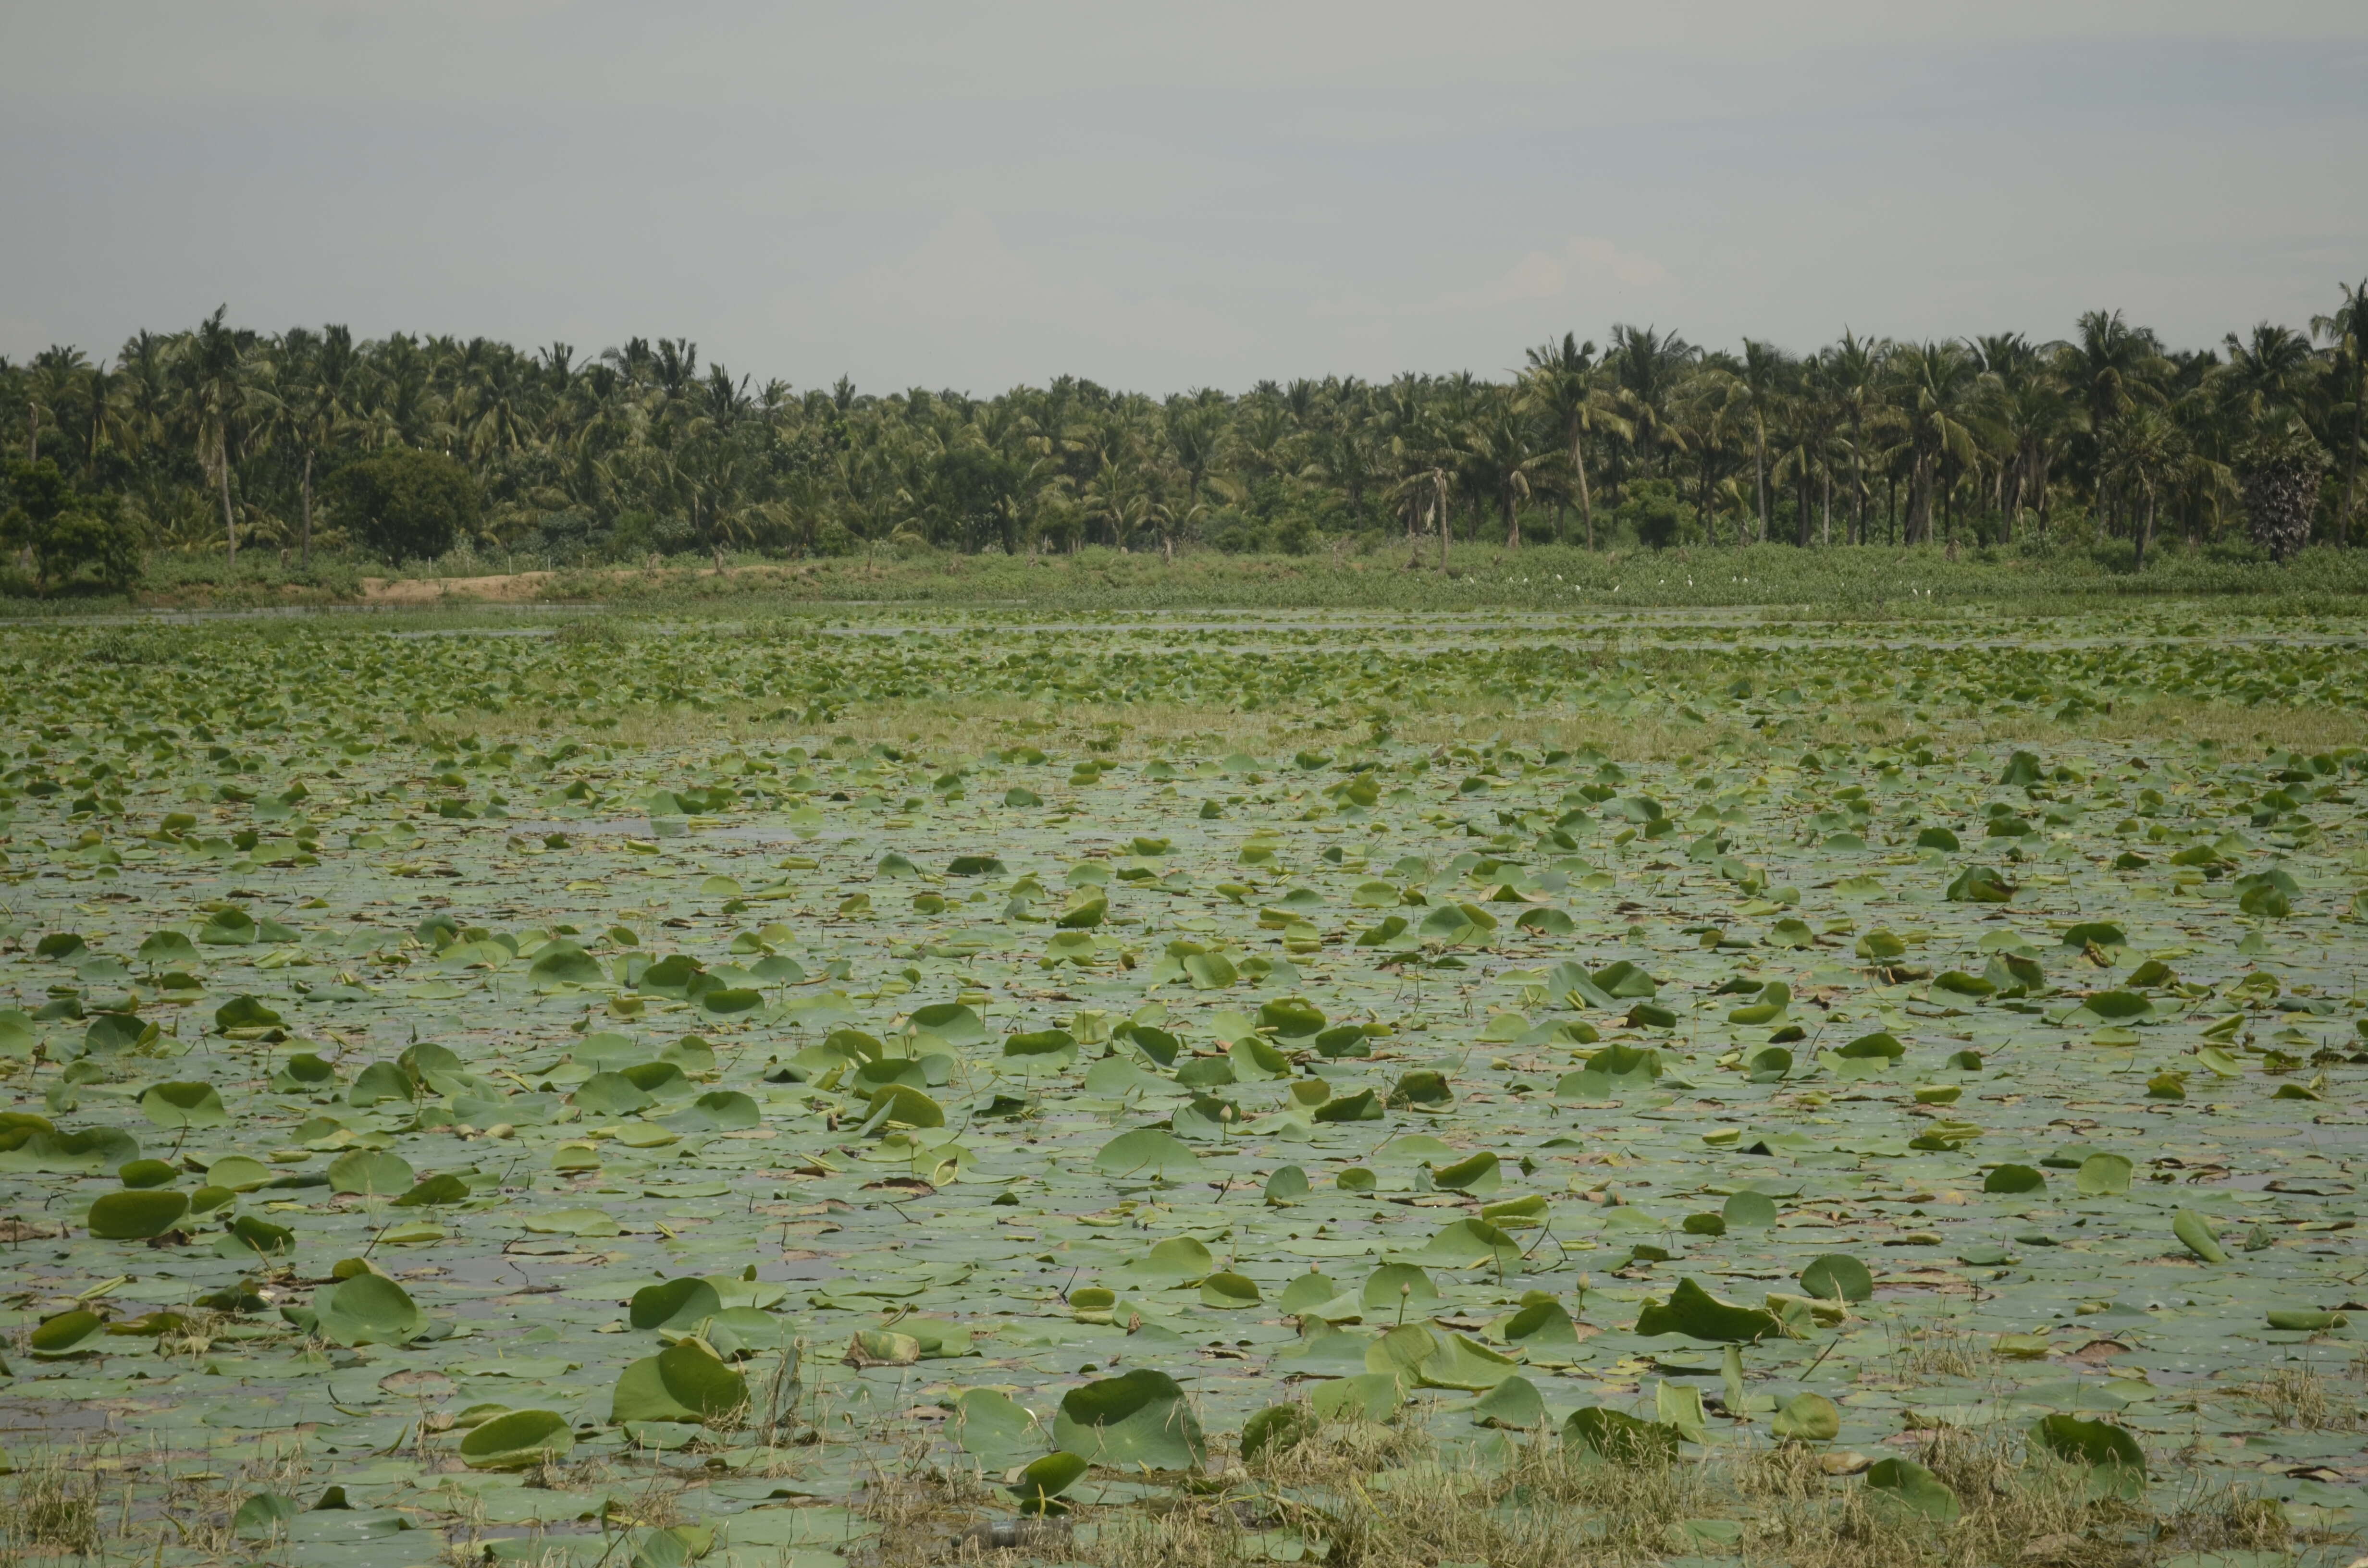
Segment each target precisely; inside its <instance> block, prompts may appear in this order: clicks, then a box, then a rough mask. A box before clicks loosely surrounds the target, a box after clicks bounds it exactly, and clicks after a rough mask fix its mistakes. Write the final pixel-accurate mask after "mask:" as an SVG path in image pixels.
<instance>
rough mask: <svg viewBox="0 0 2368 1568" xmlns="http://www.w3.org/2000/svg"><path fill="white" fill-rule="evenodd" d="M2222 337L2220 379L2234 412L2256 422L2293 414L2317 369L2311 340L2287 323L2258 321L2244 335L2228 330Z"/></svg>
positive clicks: (2249, 421) (2251, 421) (2253, 423)
mask: <svg viewBox="0 0 2368 1568" xmlns="http://www.w3.org/2000/svg"><path fill="white" fill-rule="evenodd" d="M2221 341H2222V343H2223V344H2225V345H2226V347H2227V350H2228V363H2227V365H2226V367H2225V368H2223V369H2221V371H2220V373H2219V380H2220V383H2221V385H2222V386H2223V387H2224V388H2225V389H2226V391H2227V392H2228V394H2229V400H2230V402H2231V403H2232V404H2233V405H2234V407H2235V410H2236V412H2237V415H2238V417H2239V418H2241V419H2242V420H2244V421H2245V422H2246V423H2248V424H2252V425H2259V424H2262V423H2265V422H2268V421H2272V420H2276V419H2279V418H2282V417H2287V416H2290V415H2292V414H2293V413H2294V411H2295V409H2296V408H2297V407H2298V406H2299V405H2300V403H2302V400H2303V398H2304V397H2305V395H2306V394H2307V392H2308V391H2309V387H2310V383H2311V381H2313V380H2314V379H2316V378H2315V373H2316V371H2317V368H2318V367H2317V356H2316V355H2314V354H2313V353H2312V352H2311V347H2310V340H2309V339H2308V338H2306V337H2305V336H2303V335H2302V334H2300V333H2298V332H2296V331H2294V329H2293V328H2291V327H2283V326H2277V325H2274V324H2271V323H2269V322H2260V323H2258V324H2256V325H2255V326H2254V328H2253V331H2252V334H2251V335H2250V336H2249V337H2248V338H2239V337H2238V336H2237V335H2236V334H2235V333H2233V332H2232V333H2230V334H2228V335H2226V337H2224V338H2223V339H2221Z"/></svg>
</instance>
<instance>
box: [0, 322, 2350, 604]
mask: <svg viewBox="0 0 2368 1568" xmlns="http://www.w3.org/2000/svg"><path fill="white" fill-rule="evenodd" d="M2334 306H2335V308H2334V309H2333V311H2332V312H2330V313H2329V314H2328V315H2325V316H2320V317H2317V318H2315V319H2314V320H2313V321H2312V322H2311V324H2310V327H2309V330H2308V332H2307V333H2305V332H2301V331H2297V330H2295V329H2294V328H2291V327H2286V326H2279V325H2274V324H2268V323H2263V324H2260V325H2258V326H2255V327H2254V328H2253V329H2252V330H2251V331H2250V332H2249V333H2247V334H2244V335H2237V334H2230V335H2228V337H2227V338H2226V340H2225V342H2224V344H2223V346H2222V347H2221V348H2220V349H2219V350H2218V351H2214V350H2174V349H2171V348H2169V347H2166V346H2165V345H2164V344H2163V343H2162V341H2161V340H2160V339H2159V338H2158V337H2157V335H2156V334H2154V333H2153V332H2151V331H2149V330H2147V329H2146V328H2145V327H2142V326H2136V325H2133V324H2129V323H2127V322H2126V321H2124V320H2123V317H2122V315H2121V314H2120V312H2103V311H2099V312H2089V314H2087V315H2084V316H2083V317H2081V318H2080V321H2079V323H2078V329H2077V330H2076V331H2075V332H2074V334H2073V335H2071V336H2069V337H2068V338H2066V339H2063V340H2061V341H2054V342H2034V341H2032V340H2031V339H2030V338H2028V337H2027V336H2025V335H2021V334H2015V333H2008V334H2000V335H1992V336H1985V337H1976V338H1971V339H1966V340H1963V341H1944V342H1921V343H1918V342H1893V341H1890V340H1887V339H1869V338H1861V337H1859V336H1857V335H1854V334H1850V333H1845V334H1844V335H1843V336H1842V338H1841V339H1840V341H1839V342H1837V343H1834V344H1830V345H1828V346H1827V347H1823V348H1820V349H1817V350H1816V351H1815V352H1813V353H1808V354H1793V353H1788V352H1786V351H1784V350H1782V349H1781V348H1778V347H1775V346H1773V345H1771V344H1769V343H1765V342H1760V341H1757V340H1753V339H1746V340H1745V341H1744V343H1743V345H1742V347H1741V350H1740V351H1739V352H1728V351H1725V350H1706V349H1703V348H1701V347H1696V346H1695V345H1693V344H1691V343H1688V342H1687V341H1686V340H1685V339H1683V338H1682V337H1679V336H1678V335H1675V334H1669V333H1663V332H1660V331H1657V330H1656V329H1655V328H1652V327H1634V326H1628V325H1616V326H1614V327H1612V328H1611V332H1610V334H1609V335H1607V337H1606V338H1605V340H1604V342H1603V343H1602V345H1601V346H1600V347H1599V346H1598V345H1597V344H1595V343H1593V342H1588V341H1581V340H1580V339H1578V338H1577V336H1576V335H1565V336H1564V337H1563V338H1562V339H1560V340H1559V341H1557V342H1549V343H1547V344H1544V345H1543V346H1541V347H1536V348H1532V349H1531V350H1529V351H1528V353H1527V355H1526V356H1525V358H1526V363H1525V364H1524V365H1523V366H1522V367H1520V369H1517V370H1514V371H1511V372H1509V373H1508V374H1507V375H1506V376H1505V377H1504V378H1503V379H1501V380H1489V379H1485V378H1482V377H1479V376H1475V375H1473V374H1470V373H1462V374H1456V375H1446V376H1430V375H1412V374H1409V375H1402V376H1399V377H1397V378H1395V380H1393V381H1389V382H1387V383H1386V384H1379V383H1368V382H1364V381H1357V380H1354V379H1348V380H1342V379H1338V378H1326V379H1325V380H1323V381H1292V382H1290V383H1289V384H1287V385H1283V384H1277V383H1275V382H1272V381H1265V382H1260V383H1259V384H1258V385H1257V386H1255V387H1252V388H1251V389H1250V390H1249V391H1248V392H1244V393H1241V394H1239V395H1233V394H1228V393H1224V392H1215V391H1210V390H1201V391H1195V392H1184V393H1179V394H1177V395H1174V396H1170V397H1168V398H1167V399H1165V400H1160V399H1155V398H1152V397H1147V396H1144V395H1143V394H1140V393H1134V392H1112V391H1110V390H1108V389H1105V388H1103V387H1100V386H1097V385H1095V384H1094V383H1093V382H1091V381H1080V380H1076V379H1072V378H1067V377H1064V378H1062V379H1060V380H1057V381H1053V383H1052V384H1051V385H1049V386H1044V387H1018V388H1014V389H1013V390H1011V391H1009V392H1005V393H1003V394H1002V395H1000V396H997V397H992V398H978V397H973V396H970V395H968V394H966V393H962V392H928V391H925V390H922V389H920V388H915V389H913V390H911V391H909V392H891V393H887V394H884V395H873V394H870V393H859V392H857V391H856V389H855V388H854V387H853V386H852V385H851V384H850V383H849V382H848V381H846V380H845V379H843V378H842V379H841V380H840V381H838V383H837V385H836V386H833V387H830V388H827V389H819V388H815V389H808V390H805V391H803V392H800V391H798V390H796V389H793V388H791V386H789V385H788V384H786V383H784V382H781V381H769V382H767V383H766V384H765V385H763V386H761V387H755V386H752V385H751V384H750V381H749V380H748V379H747V378H746V377H742V376H735V375H734V374H733V373H732V372H731V371H730V370H729V369H726V368H725V367H724V366H723V365H722V364H720V363H714V362H709V363H706V364H702V363H701V362H700V356H699V350H698V347H697V346H696V345H693V344H691V343H689V342H683V341H678V340H675V339H669V338H660V339H658V340H656V341H655V342H651V341H648V340H645V339H642V338H634V339H632V340H631V341H629V342H628V343H626V344H625V346H624V347H621V348H611V349H608V350H605V351H603V352H601V353H599V354H598V355H595V356H591V357H588V358H587V357H584V356H580V355H579V354H578V353H577V352H576V351H575V349H574V348H572V347H570V346H568V345H566V344H564V343H554V344H552V345H551V346H550V347H546V348H541V349H538V350H534V351H532V352H522V351H520V350H518V349H516V348H513V347H509V346H507V345H506V344H501V343H495V342H492V341H489V340H487V339H484V338H478V339H473V340H471V341H468V342H461V341H459V340H457V339H453V338H444V337H427V338H419V337H414V336H411V335H405V334H399V333H398V334H395V335H391V336H388V337H386V338H383V339H379V340H376V341H371V342H356V341H355V340H354V338H353V336H352V335H351V334H350V333H349V332H348V331H347V329H345V328H344V327H339V326H331V327H327V328H324V329H323V330H320V331H317V332H316V331H313V330H310V329H306V328H301V327H300V328H290V330H288V331H286V332H284V333H280V334H279V335H263V334H259V333H256V332H251V331H247V330H244V329H241V328H238V327H234V326H232V325H230V324H228V323H227V322H226V320H225V312H222V311H217V312H214V313H213V314H212V315H211V317H209V318H208V319H207V320H205V321H203V322H201V323H199V324H198V325H197V326H196V327H195V328H194V329H193V330H190V331H188V332H181V333H173V334H157V333H152V332H142V333H140V334H138V335H135V336H134V337H132V338H131V341H129V342H128V343H126V344H125V345H124V346H123V347H122V348H121V349H120V351H119V352H118V353H117V354H116V355H115V356H114V357H113V358H112V359H111V360H106V359H99V360H94V359H93V358H91V357H89V356H87V355H85V354H84V353H83V352H81V351H80V350H78V349H76V348H74V347H52V348H50V349H47V350H44V351H42V352H41V353H39V354H36V355H35V356H33V358H31V359H30V361H28V362H27V363H24V364H21V365H19V364H12V363H9V362H7V361H6V360H5V359H0V460H6V462H7V464H8V470H7V472H9V474H10V475H11V493H12V494H15V495H16V496H17V504H16V505H15V506H12V507H10V508H9V510H8V512H7V517H8V519H9V521H8V528H9V529H10V533H11V539H12V542H13V543H14V544H15V545H16V547H17V551H18V562H19V564H20V567H22V568H24V569H27V570H28V571H31V572H33V573H35V574H39V575H40V576H41V577H42V578H43V579H44V580H47V578H49V577H50V576H52V575H54V574H56V573H57V571H58V569H59V566H60V565H61V563H63V565H64V567H65V569H66V570H68V571H71V570H72V569H73V564H74V563H73V561H71V560H63V559H52V558H51V557H52V556H54V555H55V552H56V550H57V549H61V548H62V549H65V550H66V551H68V553H69V554H71V553H72V551H74V549H78V548H79V549H85V550H86V551H87V550H96V549H97V547H96V546H95V545H92V544H91V543H90V541H91V540H93V539H96V538H99V537H101V536H106V537H108V538H112V539H113V540H114V541H115V542H114V544H113V545H112V546H111V547H110V548H112V550H113V551H114V553H113V554H112V555H111V556H109V557H108V560H109V561H111V562H112V565H110V566H108V567H107V568H106V570H107V571H110V572H112V573H113V574H116V575H117V576H119V577H120V575H121V574H122V572H123V571H124V569H125V568H124V564H123V563H124V561H125V560H126V559H127V558H134V559H136V549H138V548H145V549H152V550H153V549H165V550H179V551H222V552H224V553H226V554H228V555H229V556H230V557H232V560H233V564H234V562H235V557H236V554H237V552H238V551H242V550H245V551H252V550H255V549H256V548H258V547H260V548H266V549H269V550H272V551H280V552H290V553H292V554H294V555H295V556H296V557H297V558H298V559H299V560H302V561H309V559H310V557H311V554H312V551H313V550H314V549H316V548H335V549H337V550H339V551H348V552H360V553H367V554H375V555H379V556H381V557H386V558H393V559H403V558H405V557H416V556H422V555H433V554H436V553H438V552H440V551H442V550H444V549H446V548H449V547H450V545H452V544H454V543H456V542H464V543H468V544H472V545H473V546H476V547H478V548H481V549H493V550H503V549H507V550H508V551H514V552H515V551H524V552H529V553H537V554H541V555H543V556H545V557H548V558H550V559H552V560H553V561H555V562H577V561H586V560H603V559H609V560H614V559H638V558H641V557H643V556H646V555H648V554H651V553H663V554H675V553H680V552H684V551H699V552H701V553H708V554H713V555H715V556H717V557H719V558H720V557H721V556H722V555H723V553H724V552H725V551H751V550H753V551H766V552H773V553H780V554H791V555H794V554H802V553H846V552H848V551H867V550H873V549H877V548H880V547H882V546H885V545H909V544H913V543H926V544H928V545H929V546H933V547H937V548H941V549H948V550H961V551H981V550H1002V551H1013V552H1021V551H1035V550H1056V551H1057V550H1067V549H1074V548H1076V546H1078V545H1080V544H1083V543H1099V544H1105V545H1109V546H1112V547H1117V548H1122V549H1128V550H1137V551H1140V550H1158V551H1174V550H1176V549H1178V548H1182V547H1185V546H1188V545H1195V544H1198V545H1212V546H1215V547H1217V548H1220V549H1225V550H1268V549H1276V550H1283V551H1308V550H1312V549H1315V548H1318V547H1320V546H1321V545H1323V544H1324V543H1326V541H1328V540H1341V539H1346V538H1354V537H1356V536H1360V535H1361V536H1365V537H1366V538H1368V539H1370V538H1372V537H1374V536H1377V535H1397V534H1404V535H1406V536H1409V538H1410V539H1411V540H1413V542H1414V543H1415V544H1416V545H1417V548H1419V549H1421V550H1422V551H1424V552H1425V554H1426V558H1427V557H1428V555H1429V551H1432V550H1436V551H1439V552H1440V554H1441V555H1444V554H1445V553H1446V552H1447V551H1448V550H1449V548H1450V545H1451V542H1452V540H1459V539H1486V540H1501V541H1502V542H1503V543H1504V544H1505V545H1507V546H1509V547H1518V546H1519V545H1520V543H1521V542H1522V541H1523V540H1525V539H1528V540H1537V539H1539V538H1542V537H1543V538H1550V539H1554V540H1561V541H1563V542H1566V543H1584V544H1586V545H1588V547H1591V548H1593V547H1606V546H1610V545H1613V544H1627V543H1631V542H1634V543H1641V544H1644V545H1651V546H1660V545H1666V544H1670V543H1676V542H1700V543H1703V544H1736V543H1746V542H1756V541H1767V540H1779V541H1788V542H1790V543H1793V544H1796V545H1799V546H1802V547H1804V548H1809V547H1817V546H1825V545H1829V544H1834V543H1840V542H1849V543H1858V544H1876V543H1892V544H1917V543H1930V542H1942V541H1945V542H1947V543H1950V544H1952V545H1953V544H1954V543H1956V542H1957V541H1959V540H1965V541H1969V542H1971V541H1980V542H1983V543H2001V542H2011V541H2014V540H2019V539H2023V540H2027V539H2032V538H2040V539H2045V538H2047V537H2049V536H2050V535H2051V534H2059V535H2060V534H2062V533H2064V532H2066V531H2067V530H2069V531H2073V532H2076V533H2077V534H2078V537H2081V538H2084V539H2086V538H2095V537H2099V536H2103V537H2110V538H2115V539H2122V540H2128V541H2130V544H2131V545H2132V546H2134V547H2135V557H2136V561H2137V563H2139V564H2141V565H2142V564H2143V562H2144V559H2145V556H2146V551H2147V550H2148V549H2149V548H2150V547H2151V546H2152V545H2153V544H2154V542H2155V541H2156V540H2158V539H2163V538H2166V537H2173V538H2176V539H2178V540H2183V541H2191V542H2203V541H2211V540H2221V539H2224V538H2231V537H2234V538H2239V539H2242V538H2249V539H2250V540H2253V541H2255V542H2257V543H2258V544H2260V545H2261V546H2264V547H2266V548H2267V549H2269V550H2270V551H2271V552H2272V553H2274V554H2276V555H2279V556H2281V557H2283V556H2285V555H2288V554H2290V553H2292V551H2294V550H2295V549H2297V548H2299V547H2300V546H2301V545H2302V544H2303V543H2305V542H2308V541H2309V540H2313V539H2317V540H2321V541H2325V542H2331V543H2335V544H2340V545H2348V544H2350V543H2351V542H2353V539H2354V533H2355V528H2354V517H2355V512H2356V510H2357V506H2358V502H2359V488H2360V487H2359V470H2360V460H2361V456H2362V446H2363V428H2362V417H2363V407H2364V406H2368V397H2363V391H2368V380H2364V378H2368V280H2363V282H2362V284H2361V285H2360V286H2358V287H2345V288H2343V289H2342V290H2341V291H2340V297H2339V299H2338V300H2337V301H2334ZM44 509H46V516H47V517H48V519H49V521H48V523H47V524H44V523H43V522H42V519H41V517H40V516H37V513H42V512H43V511H44ZM44 527H47V528H49V530H50V531H49V534H47V535H45V534H44V533H43V532H42V530H43V528H44ZM61 528H63V532H60V529H61ZM52 536H54V537H52ZM44 540H50V541H51V542H50V543H49V544H47V545H45V544H44V542H43V541H44ZM76 540H80V541H82V542H81V544H80V545H76V543H75V541H76ZM60 541H63V543H61V542H60ZM45 550H47V551H50V553H49V554H44V553H43V552H44V551H45ZM100 553H102V554H103V553H104V551H101V552H100ZM87 558H88V559H93V560H96V559H97V556H89V557H87ZM76 559H81V558H79V557H78V558H76Z"/></svg>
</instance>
